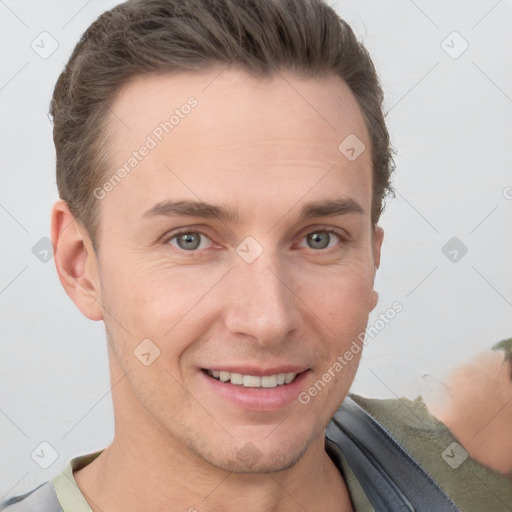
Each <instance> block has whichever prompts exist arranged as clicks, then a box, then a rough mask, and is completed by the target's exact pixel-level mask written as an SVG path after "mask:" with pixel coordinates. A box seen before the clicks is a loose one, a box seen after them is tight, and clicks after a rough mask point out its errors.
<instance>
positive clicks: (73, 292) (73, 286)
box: [51, 200, 103, 320]
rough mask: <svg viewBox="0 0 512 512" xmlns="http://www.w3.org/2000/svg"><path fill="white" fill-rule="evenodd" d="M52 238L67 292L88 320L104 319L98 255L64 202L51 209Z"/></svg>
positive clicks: (57, 262) (59, 270)
mask: <svg viewBox="0 0 512 512" xmlns="http://www.w3.org/2000/svg"><path fill="white" fill-rule="evenodd" d="M51 237H52V242H53V245H54V247H55V252H54V261H55V266H56V269H57V274H58V276H59V279H60V282H61V283H62V286H63V287H64V290H65V291H66V293H67V294H68V295H69V297H70V298H71V300H72V301H73V302H74V303H75V304H76V306H77V307H78V309H79V310H80V311H81V312H82V313H83V314H84V315H85V316H86V317H87V318H90V319H91V320H103V309H102V307H101V304H100V300H99V299H100V286H99V274H98V262H97V258H96V253H95V251H94V249H93V247H92V243H91V240H90V238H89V236H88V235H87V232H86V230H85V229H84V228H83V227H82V226H81V225H80V224H79V222H78V221H77V220H76V219H75V218H74V217H73V215H72V214H71V212H70V211H69V208H68V206H67V204H66V203H65V202H64V201H62V200H59V201H57V202H56V203H55V204H54V206H53V209H52V220H51Z"/></svg>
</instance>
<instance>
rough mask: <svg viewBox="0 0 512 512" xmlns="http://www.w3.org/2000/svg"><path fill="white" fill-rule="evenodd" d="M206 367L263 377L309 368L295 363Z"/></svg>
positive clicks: (298, 371) (212, 369)
mask: <svg viewBox="0 0 512 512" xmlns="http://www.w3.org/2000/svg"><path fill="white" fill-rule="evenodd" d="M206 369H207V370H211V371H218V372H230V373H241V374H242V375H253V376H255V377H265V376H268V375H276V374H278V373H301V372H303V371H305V370H308V369H309V368H308V367H306V366H298V365H295V364H286V365H281V366H273V367H272V368H261V367H260V366H252V365H218V366H217V365H212V366H209V367H208V368H206Z"/></svg>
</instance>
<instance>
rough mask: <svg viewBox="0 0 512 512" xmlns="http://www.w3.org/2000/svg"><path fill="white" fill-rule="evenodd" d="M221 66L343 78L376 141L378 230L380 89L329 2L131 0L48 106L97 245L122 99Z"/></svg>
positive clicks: (96, 35) (65, 191)
mask: <svg viewBox="0 0 512 512" xmlns="http://www.w3.org/2000/svg"><path fill="white" fill-rule="evenodd" d="M219 64H221V65H222V64H224V65H225V64H227V65H232V66H236V67H237V68H241V69H243V70H244V71H247V72H248V73H250V74H252V75H253V76H256V77H259V78H267V77H271V76H272V75H273V74H275V73H276V72H277V71H283V70H286V71H295V72H298V73H300V74H301V75H303V76H307V77H318V78H321V77H325V76H326V75H328V74H332V73H334V74H335V75H337V76H339V77H340V78H341V79H342V80H344V81H345V83H346V84H347V85H348V86H349V88H350V89H351V91H352V93H353V94H354V96H355V98H356V100H357V101H358V104H359V106H360V108H361V111H362V114H363V117H364V120H365V122H366V126H367V129H368V132H369V135H370V139H371V155H372V165H373V199H372V223H373V224H376V223H377V221H378V219H379V218H380V215H381V213H382V211H383V208H384V197H385V196H386V195H387V194H391V195H392V194H393V190H392V187H391V184H390V177H391V174H392V171H393V169H394V164H393V157H392V155H393V149H392V147H391V144H390V139H389V133H388V130H387V127H386V124H385V121H384V114H383V111H382V102H383V92H382V88H381V86H380V82H379V78H378V76H377V73H376V70H375V67H374V65H373V62H372V60H371V58H370V56H369V54H368V52H367V50H366V48H365V47H364V46H363V45H362V44H361V43H360V42H359V41H358V40H357V38H356V37H355V35H354V33H353V31H352V29H351V28H350V26H349V25H348V24H347V23H346V22H345V21H343V20H342V19H340V17H339V16H338V15H337V13H336V12H335V11H334V10H333V9H332V8H331V7H329V6H328V5H327V4H326V3H325V2H324V0H130V1H127V2H125V3H122V4H120V5H118V6H116V7H114V8H113V9H111V10H109V11H107V12H105V13H103V14H102V15H101V16H100V17H99V18H98V19H97V20H96V21H95V22H94V23H93V24H92V25H91V26H90V27H89V28H88V29H87V30H86V31H85V33H84V34H83V35H82V37H81V39H80V41H79V42H78V44H77V45H76V47H75V49H74V51H73V53H72V55H71V57H70V59H69V61H68V63H67V65H66V67H65V68H64V70H63V72H62V73H61V75H60V76H59V79H58V81H57V84H56V86H55V90H54V93H53V98H52V102H51V108H50V114H51V115H52V117H53V138H54V142H55V148H56V154H57V186H58V189H59V195H60V197H61V199H63V200H64V201H66V203H67V204H68V206H69V209H70V211H71V213H72V214H73V215H74V216H75V218H77V219H78V220H79V221H81V222H82V224H83V225H84V226H85V227H86V229H87V231H88V232H89V235H90V236H91V239H92V241H93V244H94V245H95V248H96V247H97V244H95V241H96V242H97V240H96V236H97V232H98V222H99V221H98V213H97V210H98V208H97V205H96V204H95V203H96V202H97V199H96V197H95V196H94V194H93V190H94V189H95V188H96V187H97V186H98V184H100V183H101V181H102V180H103V179H104V176H105V175H106V174H107V173H108V172H109V162H108V148H107V147H106V144H105V141H106V140H107V138H106V127H107V120H108V118H109V117H108V114H109V112H110V105H111V104H112V102H113V100H114V99H115V96H116V94H117V93H118V92H119V90H120V89H121V87H122V86H123V85H125V84H126V83H127V82H128V81H129V80H130V79H132V78H134V77H136V76H139V75H145V74H148V75H149V74H157V73H158V74H161V73H172V72H179V71H206V70H208V69H209V68H210V67H213V66H215V65H219ZM340 142H341V141H340Z"/></svg>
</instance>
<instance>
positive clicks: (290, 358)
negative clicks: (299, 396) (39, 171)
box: [52, 69, 383, 512]
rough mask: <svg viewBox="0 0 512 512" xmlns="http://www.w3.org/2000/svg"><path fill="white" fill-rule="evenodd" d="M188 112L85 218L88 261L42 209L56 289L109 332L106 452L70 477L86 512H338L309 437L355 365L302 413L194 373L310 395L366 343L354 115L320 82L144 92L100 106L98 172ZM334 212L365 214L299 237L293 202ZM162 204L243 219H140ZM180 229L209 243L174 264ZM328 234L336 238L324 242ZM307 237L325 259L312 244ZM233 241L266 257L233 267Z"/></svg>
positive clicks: (180, 253)
mask: <svg viewBox="0 0 512 512" xmlns="http://www.w3.org/2000/svg"><path fill="white" fill-rule="evenodd" d="M190 96H194V97H195V98H196V99H197V101H198V105H197V106H196V107H195V108H194V109H193V110H192V111H191V112H190V114H188V115H187V116H186V118H184V119H182V120H181V121H180V123H179V125H178V126H176V127H175V128H174V130H173V131H172V132H171V133H169V134H167V135H166V136H165V137H164V138H163V140H162V141H161V142H159V143H158V145H157V146H156V147H155V148H154V149H152V150H151V152H150V153H149V154H148V155H147V156H146V157H145V158H144V159H143V160H142V161H140V162H139V163H138V165H137V167H136V169H134V170H133V171H132V172H131V173H130V174H129V175H128V176H126V178H124V179H123V180H122V181H121V182H120V183H119V184H117V186H116V187H115V188H114V189H113V190H111V191H110V192H108V193H107V194H106V195H105V197H104V198H103V199H102V200H101V201H99V202H98V207H99V208H100V218H101V229H100V233H99V252H98V254H95V252H94V250H93V248H92V245H91V242H90V240H89V237H88V235H87V232H86V230H85V229H84V227H83V226H81V225H80V223H79V222H77V221H76V220H74V219H73V218H72V216H71V214H70V213H69V211H68V209H67V206H66V205H65V204H64V203H63V202H61V201H59V202H57V203H56V204H55V206H54V209H53V213H52V237H53V242H54V244H55V245H56V251H55V262H56V265H57V270H58V274H59V277H60V279H61V282H62V284H63V286H64V288H65V289H66V291H67V293H68V294H69V296H70V297H71V298H72V300H73V301H74V302H75V304H76V305H77V307H78V308H79V309H80V311H81V312H82V313H83V314H84V315H86V316H87V317H88V318H90V319H93V320H103V321H104V323H105V327H106V331H107V338H108V346H109V361H110V373H111V382H112V386H113V390H112V396H113V405H114V415H115V437H114V441H113V443H112V444H111V445H110V446H109V447H108V448H107V449H106V450H105V451H104V452H103V453H102V455H100V456H99V457H98V458H97V459H96V460H95V461H94V462H93V463H91V464H90V465H89V466H87V467H86V468H84V469H83V470H80V471H77V472H76V473H75V478H76V480H77V483H78V485H79V487H80V489H81V490H82V491H83V493H84V494H85V496H86V497H87V499H88V501H89V503H90V504H91V507H92V509H93V510H94V511H95V512H96V511H99V510H108V511H109V512H117V511H121V510H127V509H129V510H132V511H139V510H140V511H142V510H144V511H146V510H154V511H160V510H162V511H164V510H165V511H169V510H170V509H171V510H191V511H193V510H194V509H195V510H197V511H198V512H203V511H220V510H222V511H226V512H230V511H232V510H239V509H240V507H241V506H243V509H244V510H246V511H247V512H253V511H254V512H257V511H261V512H263V511H265V512H270V511H274V510H276V511H277V510H279V511H281V512H282V511H284V512H287V511H296V510H302V508H301V507H303V508H304V509H305V510H322V511H333V512H334V511H336V512H339V511H340V510H351V505H350V500H349V498H348V492H347V489H346V486H345V484H344V482H343V480H342V478H341V476H340V474H339V472H338V471H337V469H336V468H335V466H334V465H333V463H332V461H331V460H330V459H329V457H328V456H327V454H326V453H325V450H324V430H325V427H326V425H327V423H328V421H329V419H330V417H331V416H332V415H333V414H334V412H335V411H336V409H337V408H338V407H339V405H340V403H341V402H342V400H343V399H344V397H345V396H346V394H347V393H348V390H349V388H350V385H351V384H352V381H353V378H354V375H355V372H356V370H357V367H358V364H359V358H360V356H361V351H359V352H358V354H355V355H354V358H353V359H352V361H351V362H350V364H348V365H347V366H345V367H344V368H343V370H342V371H340V372H339V373H337V374H336V378H334V379H332V380H331V382H329V383H328V384H327V385H326V386H325V387H324V388H323V389H322V391H321V392H319V393H318V395H317V396H315V397H314V398H312V399H311V401H310V402H309V403H308V404H307V405H303V404H301V403H299V402H298V401H297V400H292V401H291V402H290V403H287V404H285V405H284V406H283V407H280V408H278V409H277V410H274V411H255V410H245V409H244V408H243V407H240V406H238V405H235V404H233V403H230V402H228V401H227V400H226V399H224V398H222V397H220V396H218V395H217V394H216V393H213V392H212V391H211V389H210V387H209V386H208V385H206V384H205V382H206V378H205V375H204V374H203V373H202V372H201V371H200V368H209V367H213V368H218V367H222V366H223V365H226V364H250V365H253V366H256V367H258V368H263V369H265V368H271V367H275V366H278V365H281V364H295V365H299V366H301V367H304V368H308V369H309V370H308V373H307V374H306V378H305V379H304V381H303V383H302V387H301V390H306V389H308V388H309V387H311V386H312V385H313V383H314V382H315V381H317V380H318V379H319V378H321V377H322V375H323V374H324V373H325V371H326V370H327V369H328V368H329V367H331V366H332V365H333V363H334V362H335V361H336V358H337V357H338V356H339V355H341V354H343V353H344V352H345V351H346V350H347V349H348V348H349V347H350V345H351V343H352V342H353V340H355V339H357V336H358V335H359V334H360V333H361V332H363V331H364V329H365V327H366V325H367V322H368V314H369V313H370V311H371V310H372V309H373V308H374V307H375V305H376V303H377V293H376V292H375V291H374V290H373V283H374V276H375V270H376V268H377V267H378V266H379V261H380V248H381V244H382V239H383V231H382V229H381V228H379V227H375V226H372V223H371V212H370V207H371V199H372V170H371V154H370V151H369V148H370V141H369V137H368V133H367V130H366V127H365V124H364V120H363V118H362V115H361V112H360V110H359V108H358V105H357V102H356V100H355V98H354V97H353V95H352V93H351V92H350V90H349V89H348V87H347V86H346V85H345V84H344V82H342V81H341V80H340V79H339V78H337V77H335V76H330V77H328V78H326V79H322V80H320V79H306V78H301V77H298V76H296V75H293V74H290V73H282V75H276V76H275V77H273V78H272V79H271V80H265V81H257V80H255V79H254V78H251V77H250V76H249V75H247V74H246V73H244V72H243V71H239V70H236V69H228V70H224V71H222V72H221V73H220V74H219V69H215V70H212V71H209V72H205V73H201V74H190V73H183V74H177V75H173V76H169V75H161V76H153V77H144V78H140V77H139V78H137V79H136V80H134V81H133V82H131V83H130V84H128V85H127V86H126V87H125V88H124V89H123V90H122V91H121V92H120V94H119V95H118V97H117V98H116V101H115V102H114V104H113V106H112V112H113V113H115V115H114V114H113V115H111V117H110V121H109V128H110V129H109V133H110V139H109V144H108V147H110V148H111V151H112V169H116V168H118V167H119V166H121V165H122V164H123V163H124V162H125V161H126V160H127V159H128V158H129V156H130V155H131V153H132V152H133V151H134V150H135V149H137V148H139V147H140V146H141V145H142V144H143V143H144V141H145V140H146V137H147V136H148V134H151V133H152V130H153V129H154V128H155V127H156V126H158V125H159V123H160V122H162V121H163V120H165V119H168V118H169V116H170V114H172V111H173V110H174V109H175V108H178V107H180V105H182V104H184V103H185V102H186V100H187V98H189V97H190ZM120 120H122V122H121V121H120ZM349 134H356V136H357V137H358V138H359V139H360V140H361V141H362V142H363V143H364V144H365V146H366V148H368V149H367V150H365V151H363V153H362V154H361V155H360V156H359V157H358V158H357V159H356V160H354V161H349V159H347V158H346V157H345V156H344V155H343V154H342V153H341V152H340V151H339V149H338V146H339V144H340V143H341V142H342V141H343V140H344V139H345V138H346V137H347V136H348V135H349ZM335 198H344V199H348V198H350V199H352V200H353V201H356V202H357V203H358V204H359V205H360V207H361V209H362V213H347V214H344V215H339V216H319V217H311V218H307V219H304V220H300V219H299V214H300V211H301V208H302V207H303V206H304V205H305V204H306V203H308V202H310V201H321V200H326V199H335ZM170 199H172V200H192V201H205V202H208V203H213V204H216V205H224V206H226V207H230V208H231V209H236V210H237V211H238V213H239V220H238V222H237V223H234V222H229V221H220V220H219V219H212V218H201V217H184V216H180V217H168V216H167V217H166V216H154V217H151V218H144V212H145V211H146V210H148V209H149V208H151V207H153V206H154V205H155V204H157V203H159V202H162V201H166V200H170ZM177 228H188V231H189V232H191V233H194V232H197V231H200V232H202V233H204V235H205V236H204V237H203V238H202V241H201V245H200V247H199V248H197V249H195V251H190V250H185V249H183V248H180V246H179V245H178V243H177V239H176V238H172V236H173V235H174V234H175V232H176V229H177ZM331 228H332V229H339V230H341V234H340V236H339V237H338V236H337V235H336V234H331V235H327V234H325V232H323V231H321V229H324V230H325V229H331ZM315 232H320V233H324V235H323V236H324V237H329V236H330V239H329V244H328V248H325V249H319V248H317V247H316V246H315V245H313V246H311V242H309V243H308V237H307V235H308V233H315ZM248 236H251V237H253V238H254V239H255V240H256V241H257V243H258V244H259V246H260V247H261V248H262V251H263V252H262V253H261V254H260V255H259V256H258V257H257V258H256V259H255V260H254V261H253V262H252V263H248V262H247V261H245V260H244V259H243V258H242V257H240V256H239V254H238V253H237V252H236V248H237V247H238V246H239V244H240V243H241V242H242V241H243V240H244V239H245V238H246V237H248ZM145 339H150V340H151V341H152V343H154V345H156V346H157V347H158V349H159V350H160V355H159V357H158V358H157V359H155V360H154V362H152V364H150V365H149V366H145V365H144V364H142V363H141V361H140V360H139V359H138V358H137V357H135V355H134V350H135V349H136V348H137V347H138V346H139V344H140V343H141V342H142V340H145ZM247 443H250V445H248V444H247ZM244 446H245V447H247V446H250V447H251V450H252V451H250V454H249V456H240V450H241V449H242V448H243V447H244ZM242 453H245V455H247V448H246V449H245V452H242ZM170 507H171V508H170Z"/></svg>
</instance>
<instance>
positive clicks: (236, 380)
mask: <svg viewBox="0 0 512 512" xmlns="http://www.w3.org/2000/svg"><path fill="white" fill-rule="evenodd" d="M230 380H231V384H243V375H242V374H241V373H232V374H231V377H230Z"/></svg>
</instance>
